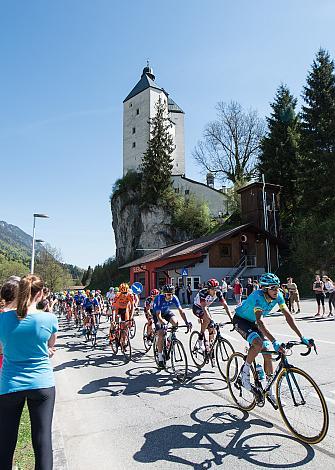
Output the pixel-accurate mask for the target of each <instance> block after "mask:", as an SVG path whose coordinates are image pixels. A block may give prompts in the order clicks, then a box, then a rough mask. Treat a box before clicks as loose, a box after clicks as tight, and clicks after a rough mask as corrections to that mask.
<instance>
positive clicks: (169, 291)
mask: <svg viewBox="0 0 335 470" xmlns="http://www.w3.org/2000/svg"><path fill="white" fill-rule="evenodd" d="M163 294H174V286H172V285H171V284H166V285H165V286H164V287H163Z"/></svg>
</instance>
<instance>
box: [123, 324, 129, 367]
mask: <svg viewBox="0 0 335 470" xmlns="http://www.w3.org/2000/svg"><path fill="white" fill-rule="evenodd" d="M121 351H122V353H123V355H124V357H125V359H126V361H127V362H129V361H131V343H130V336H129V330H128V328H127V329H126V330H125V338H124V344H123V345H122V346H121Z"/></svg>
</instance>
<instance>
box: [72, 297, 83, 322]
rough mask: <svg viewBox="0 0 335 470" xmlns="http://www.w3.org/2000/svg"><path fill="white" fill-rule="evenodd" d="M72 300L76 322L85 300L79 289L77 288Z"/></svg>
mask: <svg viewBox="0 0 335 470" xmlns="http://www.w3.org/2000/svg"><path fill="white" fill-rule="evenodd" d="M73 300H74V305H75V310H74V316H75V319H76V323H77V322H78V314H79V312H80V311H81V308H82V305H83V303H84V300H85V297H84V296H83V294H82V291H81V290H78V292H77V293H76V294H75V295H74V297H73Z"/></svg>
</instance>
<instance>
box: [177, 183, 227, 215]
mask: <svg viewBox="0 0 335 470" xmlns="http://www.w3.org/2000/svg"><path fill="white" fill-rule="evenodd" d="M172 180H173V187H174V188H178V189H179V194H180V195H181V196H185V191H187V190H188V191H189V194H190V195H191V194H192V195H194V196H195V197H196V198H197V199H199V200H200V201H204V202H206V203H207V204H208V207H209V210H210V212H211V214H212V215H213V216H214V217H218V216H219V213H220V212H221V213H223V214H225V213H226V211H227V196H226V195H225V194H224V193H221V192H219V191H216V190H214V189H212V188H210V187H209V186H207V185H203V184H199V183H196V182H192V181H188V180H187V179H184V178H182V177H181V176H173V177H172Z"/></svg>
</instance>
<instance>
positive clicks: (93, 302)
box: [83, 298, 99, 312]
mask: <svg viewBox="0 0 335 470" xmlns="http://www.w3.org/2000/svg"><path fill="white" fill-rule="evenodd" d="M83 307H84V309H85V310H86V311H87V312H89V311H91V312H93V310H94V308H95V307H99V303H98V301H97V299H89V298H86V299H85V300H84V303H83Z"/></svg>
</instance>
